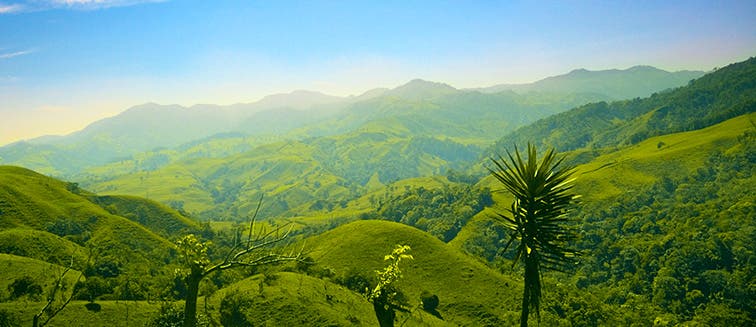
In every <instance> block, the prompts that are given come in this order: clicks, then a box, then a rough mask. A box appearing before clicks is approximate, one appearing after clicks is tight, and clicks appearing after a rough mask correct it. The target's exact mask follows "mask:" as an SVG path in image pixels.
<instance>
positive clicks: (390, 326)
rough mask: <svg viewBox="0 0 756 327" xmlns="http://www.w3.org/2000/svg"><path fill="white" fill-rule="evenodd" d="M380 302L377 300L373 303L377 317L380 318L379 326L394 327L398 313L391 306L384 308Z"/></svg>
mask: <svg viewBox="0 0 756 327" xmlns="http://www.w3.org/2000/svg"><path fill="white" fill-rule="evenodd" d="M380 302H381V301H379V300H377V299H376V300H375V301H374V302H373V310H375V317H376V318H378V325H380V326H381V327H394V318H395V317H396V313H395V312H394V310H393V308H391V307H390V305H386V306H384V305H383V303H380Z"/></svg>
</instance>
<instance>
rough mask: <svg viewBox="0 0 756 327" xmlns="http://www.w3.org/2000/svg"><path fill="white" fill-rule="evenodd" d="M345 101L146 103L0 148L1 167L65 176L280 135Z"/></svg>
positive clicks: (305, 97) (295, 95) (312, 96)
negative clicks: (198, 146) (221, 140)
mask: <svg viewBox="0 0 756 327" xmlns="http://www.w3.org/2000/svg"><path fill="white" fill-rule="evenodd" d="M346 101H347V100H346V99H345V98H339V97H334V96H328V95H325V94H322V93H317V92H309V91H295V92H292V93H288V94H277V95H272V96H268V97H265V98H263V99H262V100H260V101H258V102H255V103H251V104H235V105H230V106H218V105H194V106H192V107H189V108H187V107H183V106H179V105H160V104H155V103H146V104H143V105H139V106H135V107H132V108H129V109H127V110H126V111H124V112H122V113H120V114H118V115H116V116H113V117H110V118H105V119H102V120H99V121H96V122H94V123H92V124H90V125H88V126H87V127H85V128H84V129H83V130H81V131H78V132H74V133H72V134H69V135H66V136H57V137H53V136H45V137H42V138H38V139H33V140H30V141H20V142H16V143H13V144H10V145H7V146H4V147H1V148H0V163H3V164H18V165H23V166H27V167H29V168H33V169H36V170H38V171H41V172H44V173H48V174H55V175H59V176H60V175H67V174H72V173H74V172H78V171H80V170H81V169H82V168H86V167H91V166H96V165H102V164H105V163H108V162H112V161H114V160H118V159H124V158H129V157H130V156H131V155H133V154H135V153H139V152H144V151H149V150H154V149H159V148H173V147H177V146H179V145H181V144H184V143H187V142H190V141H193V140H198V139H203V138H207V137H209V136H212V135H214V134H218V133H227V132H243V133H245V134H249V135H260V134H266V133H285V132H287V131H288V130H290V129H293V128H296V127H300V126H302V125H304V124H307V123H310V122H313V121H317V119H321V118H323V117H327V116H328V114H330V113H333V112H335V111H336V110H337V109H338V108H340V106H341V105H342V103H345V102H346ZM329 106H332V107H329ZM334 108H336V109H334ZM300 111H302V112H303V113H300Z"/></svg>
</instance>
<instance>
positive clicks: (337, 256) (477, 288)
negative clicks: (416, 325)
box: [307, 220, 521, 325]
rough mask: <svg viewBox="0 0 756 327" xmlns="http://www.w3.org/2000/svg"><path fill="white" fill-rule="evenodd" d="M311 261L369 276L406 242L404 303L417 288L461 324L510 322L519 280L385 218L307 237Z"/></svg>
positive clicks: (343, 272) (413, 296)
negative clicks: (408, 248)
mask: <svg viewBox="0 0 756 327" xmlns="http://www.w3.org/2000/svg"><path fill="white" fill-rule="evenodd" d="M307 244H310V245H312V246H313V249H312V253H311V254H310V255H311V257H312V258H313V259H314V260H315V261H316V263H317V266H318V267H320V268H323V269H332V270H333V271H334V272H335V274H336V275H337V276H345V275H349V274H357V275H361V276H364V277H366V278H373V277H374V274H375V273H374V271H375V270H378V269H381V268H383V267H384V266H385V265H386V264H385V262H384V261H383V257H384V256H385V255H386V254H388V253H390V252H391V250H392V249H393V248H394V246H396V245H397V244H406V245H409V246H411V247H412V250H411V252H410V254H412V255H413V256H414V258H415V259H414V260H411V261H407V262H406V264H405V263H402V265H403V266H402V267H401V269H402V271H403V278H402V279H401V280H400V281H399V286H398V287H399V289H400V290H402V292H404V293H405V294H406V296H407V298H408V299H409V301H410V303H417V301H419V299H420V295H421V293H422V292H423V291H427V292H430V293H432V294H436V295H437V296H438V297H439V300H440V305H439V307H438V311H439V312H440V313H441V316H442V317H444V320H446V321H448V322H451V323H454V324H462V325H502V324H503V325H512V324H514V323H515V321H516V319H517V309H516V308H517V306H518V305H519V304H518V302H517V300H516V297H517V294H519V292H520V290H521V289H520V286H519V283H518V282H517V281H515V280H512V279H510V278H506V277H504V276H502V275H499V274H498V273H496V272H494V271H492V270H491V269H490V268H488V267H486V266H485V265H484V264H482V263H480V262H478V261H476V260H475V259H473V258H471V257H468V256H466V255H464V254H462V253H461V252H458V251H457V250H454V249H452V248H451V247H449V246H447V245H446V244H444V243H443V242H441V241H439V240H438V239H436V238H435V237H433V236H430V235H428V234H426V233H423V232H422V231H420V230H417V229H415V228H412V227H408V226H406V225H402V224H397V223H393V222H387V221H372V220H370V221H356V222H353V223H349V224H347V225H343V226H340V227H338V228H336V229H334V230H331V231H329V232H326V233H324V234H322V235H319V236H316V237H313V238H312V239H309V240H307Z"/></svg>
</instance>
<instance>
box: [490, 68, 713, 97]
mask: <svg viewBox="0 0 756 327" xmlns="http://www.w3.org/2000/svg"><path fill="white" fill-rule="evenodd" d="M703 74H704V72H702V71H679V72H668V71H664V70H661V69H658V68H654V67H651V66H635V67H631V68H628V69H625V70H618V69H610V70H599V71H590V70H586V69H576V70H573V71H571V72H569V73H567V74H564V75H558V76H553V77H548V78H545V79H542V80H540V81H537V82H533V83H528V84H500V85H495V86H491V87H486V88H480V89H477V90H478V91H481V92H485V93H495V92H501V91H506V90H511V91H515V92H518V93H527V92H546V93H598V94H603V95H605V96H607V97H609V99H611V100H623V99H632V98H637V97H647V96H649V95H651V94H652V93H654V92H659V91H662V90H665V89H669V88H674V87H678V86H682V85H685V84H686V83H688V82H689V81H690V80H692V79H696V78H699V77H701V76H703Z"/></svg>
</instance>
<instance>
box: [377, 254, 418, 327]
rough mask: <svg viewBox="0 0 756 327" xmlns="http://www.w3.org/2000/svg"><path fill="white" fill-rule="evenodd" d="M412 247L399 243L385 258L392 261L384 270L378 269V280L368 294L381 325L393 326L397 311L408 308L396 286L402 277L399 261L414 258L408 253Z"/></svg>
mask: <svg viewBox="0 0 756 327" xmlns="http://www.w3.org/2000/svg"><path fill="white" fill-rule="evenodd" d="M410 249H411V248H410V247H409V245H397V246H396V248H394V250H393V251H391V253H390V254H388V255H386V256H385V257H384V258H383V260H384V261H390V262H389V264H388V266H386V267H385V268H383V270H379V271H376V272H375V273H376V274H377V276H378V282H377V283H376V285H375V287H373V289H372V290H370V291H369V292H368V294H367V298H368V300H369V301H370V302H372V303H373V308H374V309H375V315H376V317H377V318H378V323H379V324H380V325H381V326H393V325H394V319H395V317H396V313H395V311H397V310H406V309H405V308H404V303H401V301H400V298H401V296H400V292H399V290H398V289H397V288H396V285H395V283H396V281H397V280H399V279H400V278H402V271H401V270H400V269H399V263H400V262H401V261H402V260H404V259H409V260H412V259H414V258H413V257H412V255H410V254H406V252H408V251H409V250H410Z"/></svg>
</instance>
